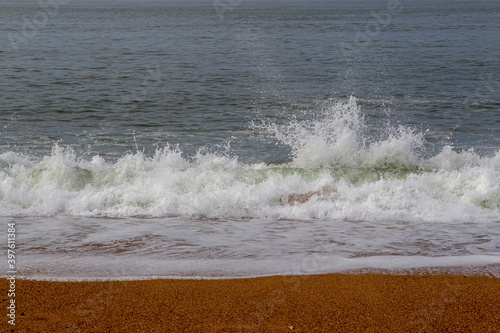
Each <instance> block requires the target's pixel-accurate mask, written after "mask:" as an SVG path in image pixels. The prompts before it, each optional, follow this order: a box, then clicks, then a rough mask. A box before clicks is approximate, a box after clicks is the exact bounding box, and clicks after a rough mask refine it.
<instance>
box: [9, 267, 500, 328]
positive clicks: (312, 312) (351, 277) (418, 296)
mask: <svg viewBox="0 0 500 333" xmlns="http://www.w3.org/2000/svg"><path fill="white" fill-rule="evenodd" d="M2 288H3V289H4V290H6V289H5V288H7V280H5V279H4V280H2ZM16 290H17V293H16V325H15V332H498V327H500V317H499V316H498V314H499V313H500V280H499V279H498V278H493V277H489V276H464V275H418V274H414V275H386V274H328V275H315V276H293V277H281V276H277V277H265V278H253V279H232V280H145V281H107V282H46V281H31V280H18V281H17V282H16ZM8 301H9V300H8V299H2V303H3V304H4V305H6V304H7V302H8ZM4 312H5V310H4ZM4 317H5V316H4ZM13 328H14V327H13V326H11V325H9V324H8V323H7V320H6V319H5V318H4V320H2V331H4V332H9V331H12V329H13Z"/></svg>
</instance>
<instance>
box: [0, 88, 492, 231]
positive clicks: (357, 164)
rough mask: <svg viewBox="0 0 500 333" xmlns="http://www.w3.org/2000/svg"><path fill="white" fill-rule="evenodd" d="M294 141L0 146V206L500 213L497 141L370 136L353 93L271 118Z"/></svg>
mask: <svg viewBox="0 0 500 333" xmlns="http://www.w3.org/2000/svg"><path fill="white" fill-rule="evenodd" d="M265 126H266V128H267V130H269V129H271V130H272V131H273V132H274V133H275V135H276V137H278V138H279V139H280V140H282V142H284V143H287V144H289V145H290V146H291V147H292V154H293V161H292V162H291V163H288V164H283V165H266V164H264V163H254V164H249V163H243V162H242V161H240V160H238V158H236V157H227V156H225V155H217V154H209V153H201V152H200V153H198V154H197V155H196V156H195V157H194V158H191V159H187V158H185V157H183V154H182V152H181V151H180V150H179V149H178V148H175V147H166V148H164V149H161V150H158V151H156V154H155V155H154V156H152V157H148V156H146V155H145V154H143V153H141V152H137V153H135V154H128V155H126V156H123V157H122V158H120V159H118V160H117V161H114V162H111V161H106V160H104V159H103V158H102V157H100V156H94V157H92V158H90V159H83V158H79V157H78V156H77V155H76V154H75V152H73V151H72V150H71V149H70V148H64V147H60V146H57V145H56V146H54V148H53V151H52V153H51V154H50V155H47V156H44V157H43V158H41V159H35V158H34V157H31V156H26V155H22V154H18V153H13V152H6V153H3V154H1V155H0V216H43V215H71V216H109V217H128V216H144V217H164V216H182V217H210V218H212V217H214V218H220V217H225V218H247V217H248V218H277V219H302V220H307V219H325V220H327V219H347V220H361V221H362V220H398V221H427V222H487V221H489V222H491V221H500V152H498V153H497V154H496V155H495V156H490V157H487V156H479V155H478V154H476V153H474V151H473V150H469V151H461V152H457V151H455V150H453V149H452V147H449V146H446V147H444V148H443V149H442V150H441V151H440V152H439V154H437V155H435V156H433V157H431V158H423V157H419V155H418V154H417V153H416V152H417V151H418V150H419V149H423V141H424V137H423V135H422V134H420V133H417V132H416V131H414V130H411V129H407V128H404V127H401V126H399V127H394V128H390V127H389V128H387V132H386V133H385V135H381V136H380V138H378V139H373V138H368V137H366V135H365V134H363V133H366V131H365V128H366V127H367V125H366V124H365V122H364V118H363V116H362V113H361V111H360V109H359V107H358V105H357V104H356V100H355V99H354V98H351V99H349V101H347V102H345V103H337V104H334V105H332V106H330V107H329V108H327V109H326V111H325V112H324V113H323V114H321V115H320V117H318V118H317V119H314V120H304V121H298V120H293V121H291V122H290V123H289V124H288V125H282V126H278V125H274V124H267V125H265Z"/></svg>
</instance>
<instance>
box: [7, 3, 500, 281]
mask: <svg viewBox="0 0 500 333" xmlns="http://www.w3.org/2000/svg"><path fill="white" fill-rule="evenodd" d="M391 4H392V5H391ZM396 5H397V6H396V7H394V6H395V5H394V3H393V2H383V1H380V2H366V3H365V2H356V3H349V2H328V3H305V2H304V3H294V4H283V3H252V2H248V3H247V2H242V3H236V2H235V3H228V5H227V6H223V7H221V6H220V3H211V2H206V3H189V4H179V3H176V4H174V3H166V2H165V3H138V4H134V3H129V2H127V3H89V2H71V3H67V4H62V3H61V4H60V5H58V6H56V7H53V8H51V11H50V12H48V9H46V8H43V7H41V6H40V5H37V4H32V3H17V4H6V5H5V6H4V8H3V9H2V12H1V13H0V16H2V20H1V21H0V22H2V23H0V31H2V37H1V39H0V42H1V44H0V47H1V48H0V50H1V51H2V52H0V58H1V59H2V62H1V63H2V67H1V71H2V72H1V74H2V80H1V81H0V86H1V88H2V90H1V91H2V95H1V96H0V100H1V102H2V103H1V105H0V108H1V113H0V120H1V122H2V128H1V131H0V149H1V150H0V216H1V217H0V220H1V221H2V222H3V223H2V224H3V225H4V227H5V231H4V232H5V233H7V229H8V227H7V224H8V223H15V224H16V242H17V244H16V246H17V250H18V257H17V263H18V270H19V272H20V273H21V275H22V276H25V277H31V278H38V279H73V280H75V279H76V280H78V279H138V278H151V277H205V278H207V277H211V278H214V277H217V278H220V277H246V276H264V275H274V274H316V273H328V272H339V271H356V270H366V269H368V270H373V269H377V270H380V269H384V270H385V269H386V270H390V271H400V270H409V269H424V270H425V269H427V270H428V269H433V268H443V267H461V268H460V270H462V271H465V270H466V269H470V267H474V269H476V268H477V269H479V270H480V269H481V267H487V268H485V270H487V271H488V272H491V273H493V274H498V273H499V272H498V267H499V264H500V102H499V97H500V83H499V82H500V77H499V74H500V64H499V60H498V54H500V43H498V36H500V26H499V25H498V24H497V22H498V21H499V18H500V14H499V9H500V5H499V4H498V3H497V2H474V3H469V4H465V3H450V2H437V3H436V2H432V3H431V2H418V1H411V2H410V1H407V2H405V1H401V2H396ZM43 13H45V14H43ZM44 15H46V17H47V20H43V21H40V20H41V18H44V17H45V16H44ZM37 20H38V21H37ZM26 22H31V23H32V25H29V24H28V23H26ZM37 22H38V23H37ZM40 22H41V23H40ZM42 23H43V24H42ZM23 31H26V33H23ZM297 198H301V199H300V200H297ZM5 261H6V260H5ZM2 265H5V263H3V264H2ZM4 271H7V269H5V270H4Z"/></svg>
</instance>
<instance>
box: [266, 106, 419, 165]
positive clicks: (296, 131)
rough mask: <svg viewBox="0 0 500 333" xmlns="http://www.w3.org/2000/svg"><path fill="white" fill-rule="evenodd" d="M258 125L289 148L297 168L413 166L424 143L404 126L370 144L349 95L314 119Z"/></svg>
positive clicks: (363, 124)
mask: <svg viewBox="0 0 500 333" xmlns="http://www.w3.org/2000/svg"><path fill="white" fill-rule="evenodd" d="M261 127H263V128H265V129H266V130H268V131H270V132H271V133H274V135H275V136H276V138H277V139H278V140H280V141H281V142H283V143H285V144H287V145H289V146H290V147H291V148H292V155H293V165H294V166H297V167H300V168H311V167H324V166H334V167H365V168H374V167H380V168H387V167H397V168H399V167H406V168H415V167H417V166H418V163H417V162H418V158H417V156H416V154H415V150H416V149H417V148H420V147H421V146H422V145H423V135H422V134H421V133H416V132H415V131H414V130H412V129H408V128H406V127H403V126H398V127H395V128H393V127H387V128H386V129H385V133H382V134H384V137H383V138H382V139H379V140H378V141H375V142H371V143H370V142H369V140H367V139H369V138H367V137H366V135H364V133H365V129H366V124H365V122H364V117H363V114H362V112H361V110H360V108H359V106H358V104H357V102H356V98H355V97H352V96H351V97H350V98H349V100H348V101H347V102H337V103H334V104H332V105H330V106H329V107H327V108H325V109H323V110H322V112H320V113H319V114H316V115H315V117H314V119H309V120H302V121H299V120H293V121H291V122H290V123H289V124H286V125H276V124H274V123H270V124H264V125H262V126H261Z"/></svg>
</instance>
